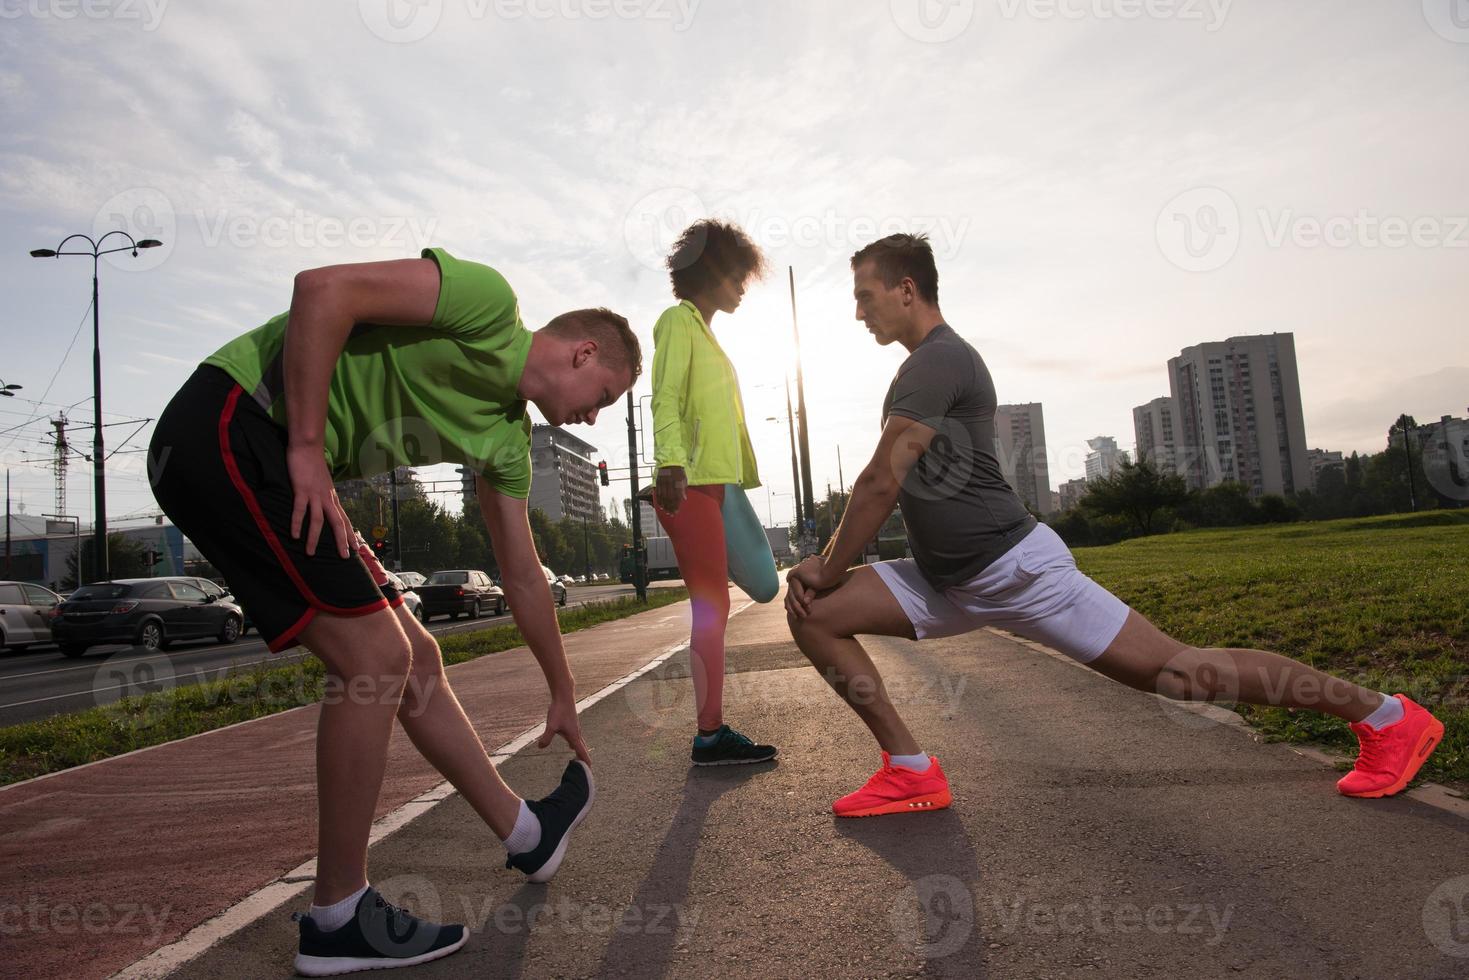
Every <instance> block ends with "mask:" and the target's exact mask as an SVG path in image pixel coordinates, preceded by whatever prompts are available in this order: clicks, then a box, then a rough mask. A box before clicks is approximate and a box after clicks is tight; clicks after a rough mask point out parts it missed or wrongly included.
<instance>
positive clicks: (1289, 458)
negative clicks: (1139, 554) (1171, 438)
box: [1168, 333, 1311, 498]
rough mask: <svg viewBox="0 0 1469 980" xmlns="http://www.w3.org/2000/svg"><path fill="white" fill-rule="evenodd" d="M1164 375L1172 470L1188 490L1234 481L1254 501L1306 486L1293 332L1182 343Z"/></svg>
mask: <svg viewBox="0 0 1469 980" xmlns="http://www.w3.org/2000/svg"><path fill="white" fill-rule="evenodd" d="M1168 380H1169V386H1170V389H1171V392H1172V396H1173V400H1174V401H1175V402H1176V403H1177V405H1178V416H1177V426H1176V429H1175V435H1176V436H1177V437H1178V446H1177V455H1178V461H1179V472H1180V473H1182V475H1183V476H1184V478H1185V479H1186V480H1187V481H1188V484H1189V486H1190V487H1193V488H1195V489H1200V490H1201V489H1205V488H1207V487H1212V486H1217V485H1218V484H1220V483H1223V482H1224V481H1226V480H1234V481H1237V482H1239V483H1243V484H1244V485H1245V487H1246V488H1247V489H1248V490H1249V493H1250V496H1251V497H1254V498H1258V497H1260V496H1261V495H1263V494H1267V493H1271V494H1292V493H1296V492H1297V491H1300V490H1305V489H1306V488H1307V487H1308V486H1309V485H1310V480H1311V468H1310V463H1309V462H1308V461H1307V457H1306V449H1307V446H1306V425H1305V419H1304V415H1303V414H1302V411H1301V385H1300V378H1299V376H1298V373H1297V370H1296V345H1295V337H1294V335H1292V334H1289V333H1274V334H1263V335H1259V336H1249V337H1231V338H1230V339H1228V340H1225V341H1219V342H1215V343H1205V344H1199V345H1197V346H1194V347H1187V348H1184V350H1183V351H1182V352H1181V353H1180V354H1179V355H1178V356H1177V357H1175V358H1172V359H1171V360H1169V362H1168Z"/></svg>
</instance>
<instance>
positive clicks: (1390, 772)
mask: <svg viewBox="0 0 1469 980" xmlns="http://www.w3.org/2000/svg"><path fill="white" fill-rule="evenodd" d="M1393 696H1394V697H1396V698H1397V699H1398V700H1399V701H1401V702H1402V703H1403V717H1402V718H1400V719H1398V721H1397V722H1396V723H1395V724H1392V725H1388V726H1387V727H1386V728H1384V729H1382V730H1381V731H1378V730H1377V729H1375V728H1373V727H1372V726H1371V725H1368V724H1366V723H1364V722H1360V721H1359V722H1353V723H1352V725H1351V729H1352V731H1353V732H1354V733H1356V736H1357V741H1358V742H1360V743H1361V746H1362V749H1361V752H1360V753H1359V754H1358V755H1357V764H1356V765H1355V766H1354V767H1353V768H1352V771H1351V772H1349V773H1347V774H1346V775H1345V776H1343V777H1342V778H1341V779H1340V780H1339V781H1338V782H1337V784H1336V788H1337V789H1338V790H1340V791H1341V793H1342V795H1344V796H1365V797H1371V798H1376V797H1379V796H1392V795H1393V794H1394V793H1397V792H1399V791H1400V790H1402V788H1403V787H1405V786H1407V785H1408V783H1409V782H1411V781H1412V779H1413V777H1414V776H1416V775H1418V770H1419V769H1421V768H1422V767H1423V763H1424V762H1426V761H1428V757H1429V756H1430V755H1431V754H1433V750H1434V749H1435V748H1436V747H1437V746H1438V743H1439V742H1440V741H1442V740H1443V723H1442V722H1440V721H1439V720H1438V719H1437V718H1435V717H1433V715H1431V714H1429V713H1428V712H1427V711H1426V710H1425V709H1423V708H1421V707H1419V706H1418V705H1417V704H1414V703H1413V701H1412V700H1411V699H1410V698H1408V697H1406V696H1405V695H1402V694H1395V695H1393Z"/></svg>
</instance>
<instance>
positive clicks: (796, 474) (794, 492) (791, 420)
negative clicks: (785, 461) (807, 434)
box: [786, 375, 805, 539]
mask: <svg viewBox="0 0 1469 980" xmlns="http://www.w3.org/2000/svg"><path fill="white" fill-rule="evenodd" d="M786 426H787V427H788V428H789V429H790V431H791V480H792V481H793V482H792V483H791V496H792V497H793V498H794V499H795V501H796V537H797V538H798V539H799V538H800V536H801V529H802V528H804V527H805V521H803V520H802V519H801V463H800V461H799V460H798V459H797V458H796V416H795V413H794V412H792V411H791V376H790V375H786Z"/></svg>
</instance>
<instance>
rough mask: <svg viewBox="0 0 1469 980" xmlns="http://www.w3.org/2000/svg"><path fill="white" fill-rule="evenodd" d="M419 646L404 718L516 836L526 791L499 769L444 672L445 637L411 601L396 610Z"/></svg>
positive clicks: (474, 802) (443, 766) (460, 785)
mask: <svg viewBox="0 0 1469 980" xmlns="http://www.w3.org/2000/svg"><path fill="white" fill-rule="evenodd" d="M394 612H396V614H397V620H398V625H399V627H400V628H401V630H400V631H401V632H402V633H403V634H404V635H405V639H406V642H407V643H408V644H409V645H410V646H411V649H412V651H413V669H412V672H411V673H410V674H409V675H408V682H407V684H406V685H405V686H404V688H403V702H402V705H401V706H400V707H399V709H398V721H399V722H401V723H402V725H403V730H404V731H405V732H407V733H408V738H409V739H410V740H412V742H413V745H414V747H415V748H417V749H418V751H419V752H420V753H422V755H423V757H424V758H425V759H427V760H428V761H429V762H430V763H432V764H433V767H434V768H435V769H437V770H438V771H439V772H440V773H442V774H443V775H444V778H445V779H447V780H449V782H450V783H452V784H453V785H454V788H455V789H457V790H458V791H459V792H460V794H461V795H462V796H463V797H464V799H465V800H466V801H467V802H468V803H469V805H470V806H472V807H474V810H475V812H476V813H478V814H479V815H480V818H481V819H483V820H484V822H485V823H486V824H488V825H489V827H490V829H491V830H493V831H494V832H495V835H496V836H497V837H499V838H500V839H501V840H504V839H505V838H507V837H509V836H510V832H511V830H513V829H514V828H515V820H516V817H517V816H518V815H519V813H520V803H521V800H520V797H519V796H517V795H516V794H515V793H514V792H513V791H512V790H511V789H510V787H508V786H506V785H505V781H504V780H503V779H501V778H500V773H499V772H498V771H497V770H496V769H495V764H494V763H493V762H491V761H490V756H489V753H488V752H486V751H485V746H484V743H483V742H482V741H480V737H479V734H478V733H477V732H476V731H475V730H474V726H473V725H471V724H470V723H469V718H468V717H467V716H466V715H465V714H464V709H463V707H461V706H460V704H459V699H458V698H456V697H455V696H454V691H453V690H452V689H451V688H450V686H449V678H448V676H447V675H446V674H445V673H444V658H443V655H442V653H441V652H440V650H439V642H438V641H437V640H435V639H434V637H433V634H432V633H430V632H429V631H428V630H427V629H425V628H424V626H423V624H422V623H420V622H419V621H418V620H417V619H414V618H413V614H412V613H410V612H409V611H408V607H407V606H399V607H398V608H397V609H396V610H394Z"/></svg>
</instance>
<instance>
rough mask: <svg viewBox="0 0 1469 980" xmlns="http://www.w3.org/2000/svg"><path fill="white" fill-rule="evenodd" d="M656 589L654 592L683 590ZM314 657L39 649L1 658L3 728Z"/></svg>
mask: <svg viewBox="0 0 1469 980" xmlns="http://www.w3.org/2000/svg"><path fill="white" fill-rule="evenodd" d="M681 584H683V583H681V582H657V583H654V584H653V587H654V588H659V587H668V586H671V585H681ZM633 592H634V589H633V587H632V586H631V585H622V584H619V583H611V584H608V585H587V586H573V587H572V589H571V591H570V593H569V594H568V596H567V607H568V608H574V607H576V606H580V605H584V604H586V603H588V602H598V601H605V600H608V599H615V598H618V597H620V596H628V595H632V594H633ZM500 621H504V622H510V614H509V613H508V612H507V613H506V614H505V615H503V616H494V615H490V614H486V615H482V616H481V617H480V618H479V619H464V618H462V617H461V618H460V619H458V620H451V619H449V618H448V617H447V616H439V617H435V618H434V619H433V620H432V621H430V622H429V623H428V624H427V625H428V628H429V632H431V633H433V634H434V635H435V636H447V635H450V634H453V633H463V632H466V631H469V630H476V629H484V628H485V627H486V626H494V625H498V624H499V622H500ZM308 656H310V654H309V653H308V652H307V651H306V649H305V648H304V647H293V648H291V649H289V650H283V651H281V652H280V653H271V652H270V651H269V650H267V649H266V646H265V643H264V642H263V641H262V640H261V639H260V637H259V634H257V633H254V632H251V633H249V634H247V635H245V636H244V637H241V638H240V639H239V640H237V641H236V642H234V643H230V644H224V643H218V642H209V641H192V642H190V641H184V642H182V643H180V644H179V645H177V646H175V647H172V648H170V649H169V650H163V651H158V652H152V653H150V652H148V651H145V650H143V649H141V648H139V647H133V646H127V645H123V644H111V645H106V646H97V647H93V648H92V649H91V651H89V653H88V655H87V656H86V657H83V658H81V659H72V658H70V657H65V656H62V654H61V652H60V651H59V650H58V649H57V648H56V647H55V646H54V645H49V644H48V645H37V646H34V647H31V648H29V649H28V650H26V651H25V652H23V653H13V652H11V651H5V652H4V653H0V727H7V726H10V725H17V724H20V723H22V722H27V721H40V720H42V719H44V718H50V717H52V716H55V715H61V714H68V713H70V712H75V711H83V710H85V709H87V708H91V707H94V706H96V705H99V704H110V703H113V702H115V701H116V700H117V699H118V698H120V697H124V696H126V695H129V694H138V693H142V692H144V691H148V690H157V689H159V688H162V687H183V686H187V685H190V684H198V683H201V682H203V681H211V680H220V679H222V678H225V677H228V676H230V675H231V674H235V673H239V672H241V671H247V670H251V669H253V668H255V667H257V666H259V665H261V664H265V665H267V666H280V665H284V664H291V663H296V662H297V661H300V660H302V659H304V658H305V657H308Z"/></svg>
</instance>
